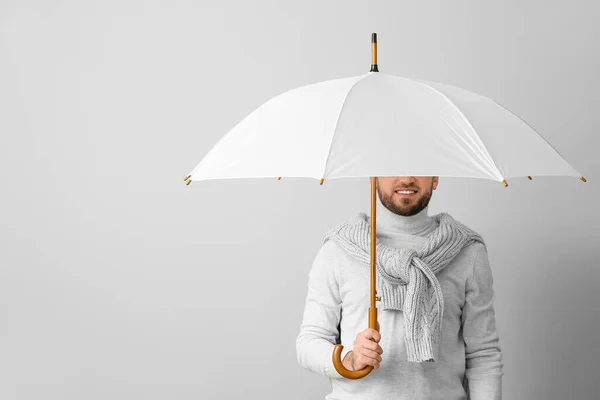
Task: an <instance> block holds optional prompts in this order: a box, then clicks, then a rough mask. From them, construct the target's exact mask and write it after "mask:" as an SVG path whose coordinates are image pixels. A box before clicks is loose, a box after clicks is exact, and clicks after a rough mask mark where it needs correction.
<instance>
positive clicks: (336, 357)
mask: <svg viewBox="0 0 600 400" xmlns="http://www.w3.org/2000/svg"><path fill="white" fill-rule="evenodd" d="M370 180H371V294H370V300H371V306H370V307H369V321H368V324H369V328H371V329H376V330H377V307H376V306H375V301H377V300H378V298H377V296H376V289H375V287H376V285H375V279H376V270H375V260H376V258H375V256H376V248H377V247H376V245H377V240H376V233H377V230H376V222H375V217H376V206H377V202H376V198H375V196H377V180H376V178H375V177H373V176H372V177H371V178H370ZM371 340H373V339H371ZM343 348H344V346H343V345H341V344H336V345H335V346H334V347H333V355H332V357H333V366H334V367H335V370H336V371H337V372H338V373H339V374H340V375H342V376H343V377H344V378H348V379H360V378H363V377H365V376H367V375H368V374H369V373H370V372H371V371H372V370H373V366H371V365H368V366H366V367H365V368H363V369H361V370H358V371H350V370H349V369H347V368H346V367H344V364H342V349H343Z"/></svg>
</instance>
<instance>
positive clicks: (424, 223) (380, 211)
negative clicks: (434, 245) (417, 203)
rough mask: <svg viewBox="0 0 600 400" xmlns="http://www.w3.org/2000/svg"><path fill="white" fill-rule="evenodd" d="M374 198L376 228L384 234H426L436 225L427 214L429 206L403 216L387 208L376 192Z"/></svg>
mask: <svg viewBox="0 0 600 400" xmlns="http://www.w3.org/2000/svg"><path fill="white" fill-rule="evenodd" d="M375 198H376V200H377V208H376V213H377V216H376V218H377V221H376V222H377V226H376V230H377V231H380V230H381V231H383V233H385V234H386V235H385V236H387V235H392V236H393V235H394V234H397V235H401V234H409V235H419V236H427V235H428V234H430V233H431V232H433V231H434V230H435V229H436V228H437V227H438V224H437V222H436V221H435V220H434V219H433V218H431V217H430V216H429V215H428V214H427V212H428V209H429V206H427V207H425V208H424V209H422V210H421V211H420V212H419V213H418V214H415V215H411V216H410V217H404V216H402V215H398V214H395V213H393V212H392V211H390V210H388V209H387V207H386V206H384V205H383V203H382V202H381V200H380V199H379V194H376V195H375Z"/></svg>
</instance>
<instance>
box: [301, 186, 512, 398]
mask: <svg viewBox="0 0 600 400" xmlns="http://www.w3.org/2000/svg"><path fill="white" fill-rule="evenodd" d="M376 197H377V201H378V204H377V238H378V239H379V240H381V241H382V242H383V243H385V244H387V245H389V246H394V247H399V248H413V249H415V250H417V249H420V248H421V246H422V245H423V244H424V243H425V241H426V239H427V235H428V234H430V233H431V232H432V231H433V230H435V228H436V227H437V226H436V222H435V221H433V219H432V218H431V217H429V216H428V215H427V208H425V209H424V210H423V211H421V212H420V213H419V214H417V215H415V216H412V217H402V216H399V215H396V214H394V213H392V212H391V211H389V210H388V209H387V208H385V207H384V206H383V205H382V204H381V203H380V201H379V198H378V196H376ZM436 277H437V278H438V281H439V282H440V285H441V287H442V291H443V295H444V316H443V320H442V339H441V342H440V360H439V361H438V362H436V363H411V362H407V356H406V349H405V348H404V347H405V346H404V345H403V343H404V340H403V339H404V336H403V335H404V320H403V314H402V312H400V311H393V310H390V311H382V310H381V308H379V310H378V321H379V324H380V327H381V331H380V333H381V341H380V342H379V345H380V346H381V348H382V349H383V355H382V362H381V366H380V368H379V369H378V370H376V371H372V372H371V373H370V374H369V375H367V376H366V377H364V378H362V379H357V380H353V379H346V378H344V377H342V376H341V375H340V374H339V373H338V372H337V371H336V370H335V368H334V367H333V361H332V359H331V355H332V353H333V346H334V344H336V343H341V344H342V345H344V349H343V351H342V359H343V358H344V357H345V356H346V354H347V353H348V352H349V351H351V350H352V347H353V343H354V339H355V338H356V335H357V334H358V333H359V332H360V331H363V330H365V329H366V328H367V321H368V307H369V282H370V269H369V268H368V267H367V266H365V265H364V264H361V263H359V262H358V261H357V260H356V259H354V258H353V257H351V256H350V255H349V254H348V253H346V252H345V250H344V249H343V248H341V246H340V245H339V244H338V243H337V241H335V240H329V241H327V242H326V243H325V244H324V245H323V246H322V247H321V248H320V249H319V250H318V252H317V255H316V258H315V260H314V262H313V264H312V267H311V269H310V272H309V276H308V294H307V298H306V305H305V309H304V316H303V320H302V324H301V327H300V333H299V335H298V338H297V341H296V350H297V356H298V363H299V364H300V365H301V366H302V367H304V368H306V369H308V370H310V371H313V372H316V373H318V374H322V375H325V376H327V377H328V378H329V379H330V382H331V387H332V391H331V392H330V393H329V394H327V396H326V397H325V399H326V400H334V399H335V400H351V399H360V400H371V399H372V400H375V399H377V400H388V399H389V400H392V399H393V400H404V399H406V400H408V399H410V400H425V399H427V400H436V399H440V400H441V399H444V400H466V399H470V400H500V399H501V398H502V376H503V375H504V373H503V361H502V353H501V349H500V345H499V335H498V330H497V328H496V321H495V313H494V305H493V302H494V291H493V277H492V270H491V266H490V263H489V260H488V256H487V252H486V250H485V247H484V246H483V245H482V244H480V243H475V244H473V245H471V246H468V247H465V248H464V249H463V250H462V251H461V252H460V253H459V254H458V255H457V256H456V257H455V258H454V260H452V262H451V263H450V264H449V265H448V266H447V267H446V268H444V269H443V270H442V271H440V272H439V273H438V274H437V275H436ZM340 339H341V341H340ZM468 396H470V397H468Z"/></svg>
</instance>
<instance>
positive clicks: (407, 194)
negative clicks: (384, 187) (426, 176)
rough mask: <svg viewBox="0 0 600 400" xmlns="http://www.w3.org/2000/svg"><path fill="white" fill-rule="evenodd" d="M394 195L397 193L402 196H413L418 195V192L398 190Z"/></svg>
mask: <svg viewBox="0 0 600 400" xmlns="http://www.w3.org/2000/svg"><path fill="white" fill-rule="evenodd" d="M394 193H396V194H398V195H400V196H411V195H413V194H416V193H417V191H416V190H396V191H394Z"/></svg>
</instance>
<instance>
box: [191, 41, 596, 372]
mask: <svg viewBox="0 0 600 400" xmlns="http://www.w3.org/2000/svg"><path fill="white" fill-rule="evenodd" d="M372 49H373V55H372V64H371V71H369V72H368V73H366V74H364V75H359V76H353V77H349V78H340V79H333V80H328V81H324V82H319V83H315V84H312V85H307V86H303V87H299V88H296V89H293V90H290V91H288V92H285V93H283V94H280V95H278V96H276V97H274V98H272V99H271V100H269V101H267V102H266V103H264V104H263V105H261V106H260V107H259V108H257V109H256V110H255V111H253V112H252V113H251V114H250V115H248V116H247V117H246V118H244V119H243V120H242V121H241V122H239V123H238V124H237V125H236V126H235V127H233V128H232V129H231V130H230V131H229V132H228V133H227V134H226V135H225V136H223V138H222V139H221V140H220V141H219V142H218V143H217V144H216V145H215V146H214V147H213V148H212V149H211V150H210V151H209V152H208V154H206V156H205V157H204V158H203V159H202V160H201V161H200V163H199V164H198V165H197V166H196V168H194V170H193V171H192V172H190V173H189V174H188V175H187V176H186V177H185V178H184V180H185V182H186V184H188V185H189V184H190V183H191V182H192V181H200V180H210V179H229V178H267V177H278V179H281V177H312V178H316V179H319V180H320V184H323V182H324V180H325V179H336V178H364V177H371V196H372V197H371V308H370V309H369V328H373V329H376V326H377V308H375V299H376V296H375V244H376V240H375V232H376V227H375V193H376V186H375V185H376V183H375V179H374V177H376V176H446V177H467V178H484V179H491V180H495V181H498V182H502V183H503V184H504V185H505V186H508V183H507V179H511V178H517V177H525V176H527V177H528V178H529V179H532V176H541V175H553V176H561V175H562V176H575V177H580V179H581V180H582V181H584V182H585V181H586V180H585V178H584V177H583V176H582V175H581V173H579V172H578V171H577V170H576V169H575V168H574V167H573V166H571V165H570V164H569V163H568V162H567V161H566V160H565V159H564V158H563V157H562V156H561V155H560V154H559V153H558V151H556V149H554V148H553V147H552V145H550V144H549V143H548V142H547V141H546V140H545V139H544V138H543V137H542V136H540V135H539V134H538V133H537V132H536V131H535V130H534V129H533V128H532V127H531V126H529V125H528V124H527V123H526V122H524V121H523V120H522V119H521V118H519V117H518V116H517V115H515V114H514V113H512V112H511V111H509V110H507V109H506V108H504V107H502V106H501V105H499V104H498V103H496V102H495V101H493V100H491V99H489V98H487V97H485V96H482V95H479V94H476V93H473V92H470V91H467V90H465V89H461V88H458V87H455V86H451V85H447V84H442V83H437V82H429V81H423V80H418V79H410V78H402V77H398V76H392V75H387V74H383V73H380V72H379V70H378V66H377V36H376V34H375V33H374V34H373V36H372ZM342 348H343V346H342V345H336V346H335V349H334V355H333V358H334V365H335V367H336V369H337V370H338V372H339V373H340V374H341V375H343V376H345V377H347V378H351V379H358V378H362V377H363V376H366V375H367V374H368V373H369V372H371V370H372V368H373V367H371V366H368V367H366V368H365V369H363V370H361V371H349V370H346V369H345V368H344V367H343V365H342V363H341V361H340V354H341V350H342Z"/></svg>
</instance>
